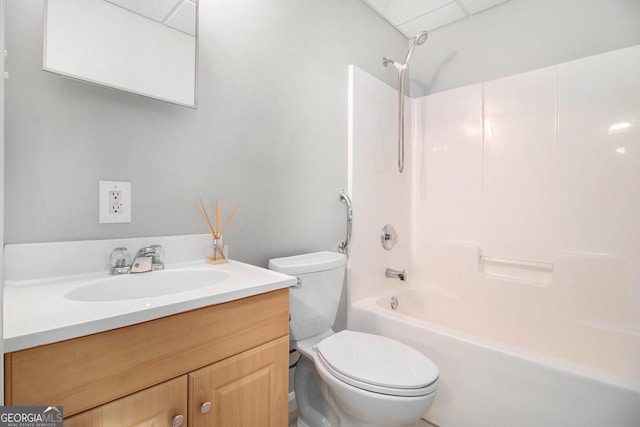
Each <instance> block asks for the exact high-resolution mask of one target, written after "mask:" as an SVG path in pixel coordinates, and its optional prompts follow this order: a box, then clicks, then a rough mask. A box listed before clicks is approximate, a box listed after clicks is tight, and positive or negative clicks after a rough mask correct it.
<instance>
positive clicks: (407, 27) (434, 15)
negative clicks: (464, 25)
mask: <svg viewBox="0 0 640 427" xmlns="http://www.w3.org/2000/svg"><path fill="white" fill-rule="evenodd" d="M465 16H466V15H465V13H464V10H462V9H461V8H460V6H458V4H457V3H450V4H448V5H446V6H443V7H441V8H440V9H436V10H434V11H433V12H430V13H427V14H425V15H422V16H419V17H418V18H416V19H414V20H412V21H409V22H407V23H406V24H401V25H399V29H400V31H402V32H403V33H404V34H405V35H407V37H409V38H412V37H415V35H416V34H418V33H419V32H420V31H424V30H427V31H431V30H433V29H435V28H439V27H442V26H444V25H447V24H450V23H452V22H455V21H457V20H459V19H462V18H464V17H465Z"/></svg>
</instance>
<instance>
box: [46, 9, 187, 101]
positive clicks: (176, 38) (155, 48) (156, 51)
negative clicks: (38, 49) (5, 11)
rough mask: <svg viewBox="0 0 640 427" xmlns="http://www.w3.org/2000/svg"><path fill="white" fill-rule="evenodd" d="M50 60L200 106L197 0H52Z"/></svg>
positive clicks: (93, 77)
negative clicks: (198, 99) (197, 103)
mask: <svg viewBox="0 0 640 427" xmlns="http://www.w3.org/2000/svg"><path fill="white" fill-rule="evenodd" d="M44 8H45V9H44V31H43V68H44V70H46V71H51V72H54V73H58V74H62V75H64V76H67V77H72V78H75V79H80V80H84V81H88V82H91V83H97V84H101V85H105V86H109V87H113V88H116V89H121V90H125V91H128V92H133V93H136V94H139V95H144V96H149V97H151V98H156V99H160V100H163V101H168V102H172V103H175V104H180V105H185V106H189V107H192V108H195V107H196V101H197V80H196V77H197V55H198V37H197V33H198V5H197V0H45V3H44Z"/></svg>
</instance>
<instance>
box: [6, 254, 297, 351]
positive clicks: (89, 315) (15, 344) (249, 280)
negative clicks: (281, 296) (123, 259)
mask: <svg viewBox="0 0 640 427" xmlns="http://www.w3.org/2000/svg"><path fill="white" fill-rule="evenodd" d="M185 267H186V268H189V267H198V268H211V269H218V270H221V271H224V272H225V273H227V274H228V277H227V278H226V279H224V280H222V281H220V282H217V283H215V284H213V285H210V286H206V287H202V288H199V289H195V290H189V291H185V292H178V293H173V294H170V295H163V296H156V297H150V298H137V299H128V300H118V301H101V302H94V301H74V300H70V299H67V298H65V297H64V294H65V293H66V292H68V291H70V290H72V289H74V288H77V287H79V286H80V285H82V284H85V283H87V282H88V281H91V280H96V279H100V278H105V277H109V276H108V272H107V271H103V272H101V273H87V274H79V275H70V276H61V277H56V278H52V279H47V278H45V279H35V280H15V281H14V280H7V281H6V282H5V287H4V351H5V352H12V351H17V350H23V349H26V348H30V347H35V346H38V345H43V344H50V343H53V342H57V341H62V340H66V339H71V338H76V337H80V336H83V335H89V334H94V333H97V332H103V331H106V330H110V329H115V328H119V327H123V326H128V325H132V324H135V323H140V322H145V321H148V320H153V319H158V318H160V317H164V316H168V315H172V314H176V313H180V312H184V311H188V310H193V309H196V308H200V307H205V306H209V305H213V304H220V303H224V302H229V301H233V300H237V299H240V298H245V297H249V296H253V295H257V294H261V293H265V292H270V291H273V290H276V289H282V288H287V287H289V286H292V285H294V284H295V283H296V279H295V278H293V277H291V276H287V275H285V274H281V273H277V272H275V271H271V270H267V269H264V268H260V267H255V266H252V265H249V264H245V263H241V262H238V261H230V262H228V263H226V264H217V265H208V264H205V263H204V261H197V262H181V263H173V264H167V265H166V269H167V270H169V269H180V268H185ZM155 273H156V272H148V273H141V274H145V275H147V274H148V275H153V274H155Z"/></svg>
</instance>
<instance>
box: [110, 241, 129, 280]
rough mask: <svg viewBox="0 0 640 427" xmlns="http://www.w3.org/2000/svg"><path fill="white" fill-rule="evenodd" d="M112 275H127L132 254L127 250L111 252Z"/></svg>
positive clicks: (119, 249) (116, 249) (118, 249)
mask: <svg viewBox="0 0 640 427" xmlns="http://www.w3.org/2000/svg"><path fill="white" fill-rule="evenodd" d="M110 260H111V274H114V275H115V274H126V273H128V272H129V266H130V265H131V254H130V253H129V250H128V249H127V248H124V247H122V248H115V249H114V250H113V251H111V256H110Z"/></svg>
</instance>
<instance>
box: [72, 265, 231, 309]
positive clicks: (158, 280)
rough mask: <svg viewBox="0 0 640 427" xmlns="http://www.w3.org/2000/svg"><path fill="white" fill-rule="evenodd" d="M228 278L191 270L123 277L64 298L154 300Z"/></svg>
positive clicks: (102, 281) (92, 283)
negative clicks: (154, 298)
mask: <svg viewBox="0 0 640 427" xmlns="http://www.w3.org/2000/svg"><path fill="white" fill-rule="evenodd" d="M228 276H229V275H228V274H227V273H226V272H224V271H220V270H212V269H207V268H188V269H176V270H158V271H152V272H148V273H138V274H124V275H121V276H109V277H105V278H101V279H97V280H92V281H89V282H86V283H83V284H82V285H80V286H78V287H76V288H74V289H71V290H70V291H68V292H67V293H65V294H64V297H65V298H66V299H69V300H73V301H87V302H92V301H93V302H100V301H122V300H132V299H140V298H153V297H159V296H163V295H170V294H176V293H180V292H187V291H192V290H195V289H200V288H205V287H207V286H211V285H215V284H216V283H220V282H222V281H223V280H225V279H226V278H227V277H228Z"/></svg>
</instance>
